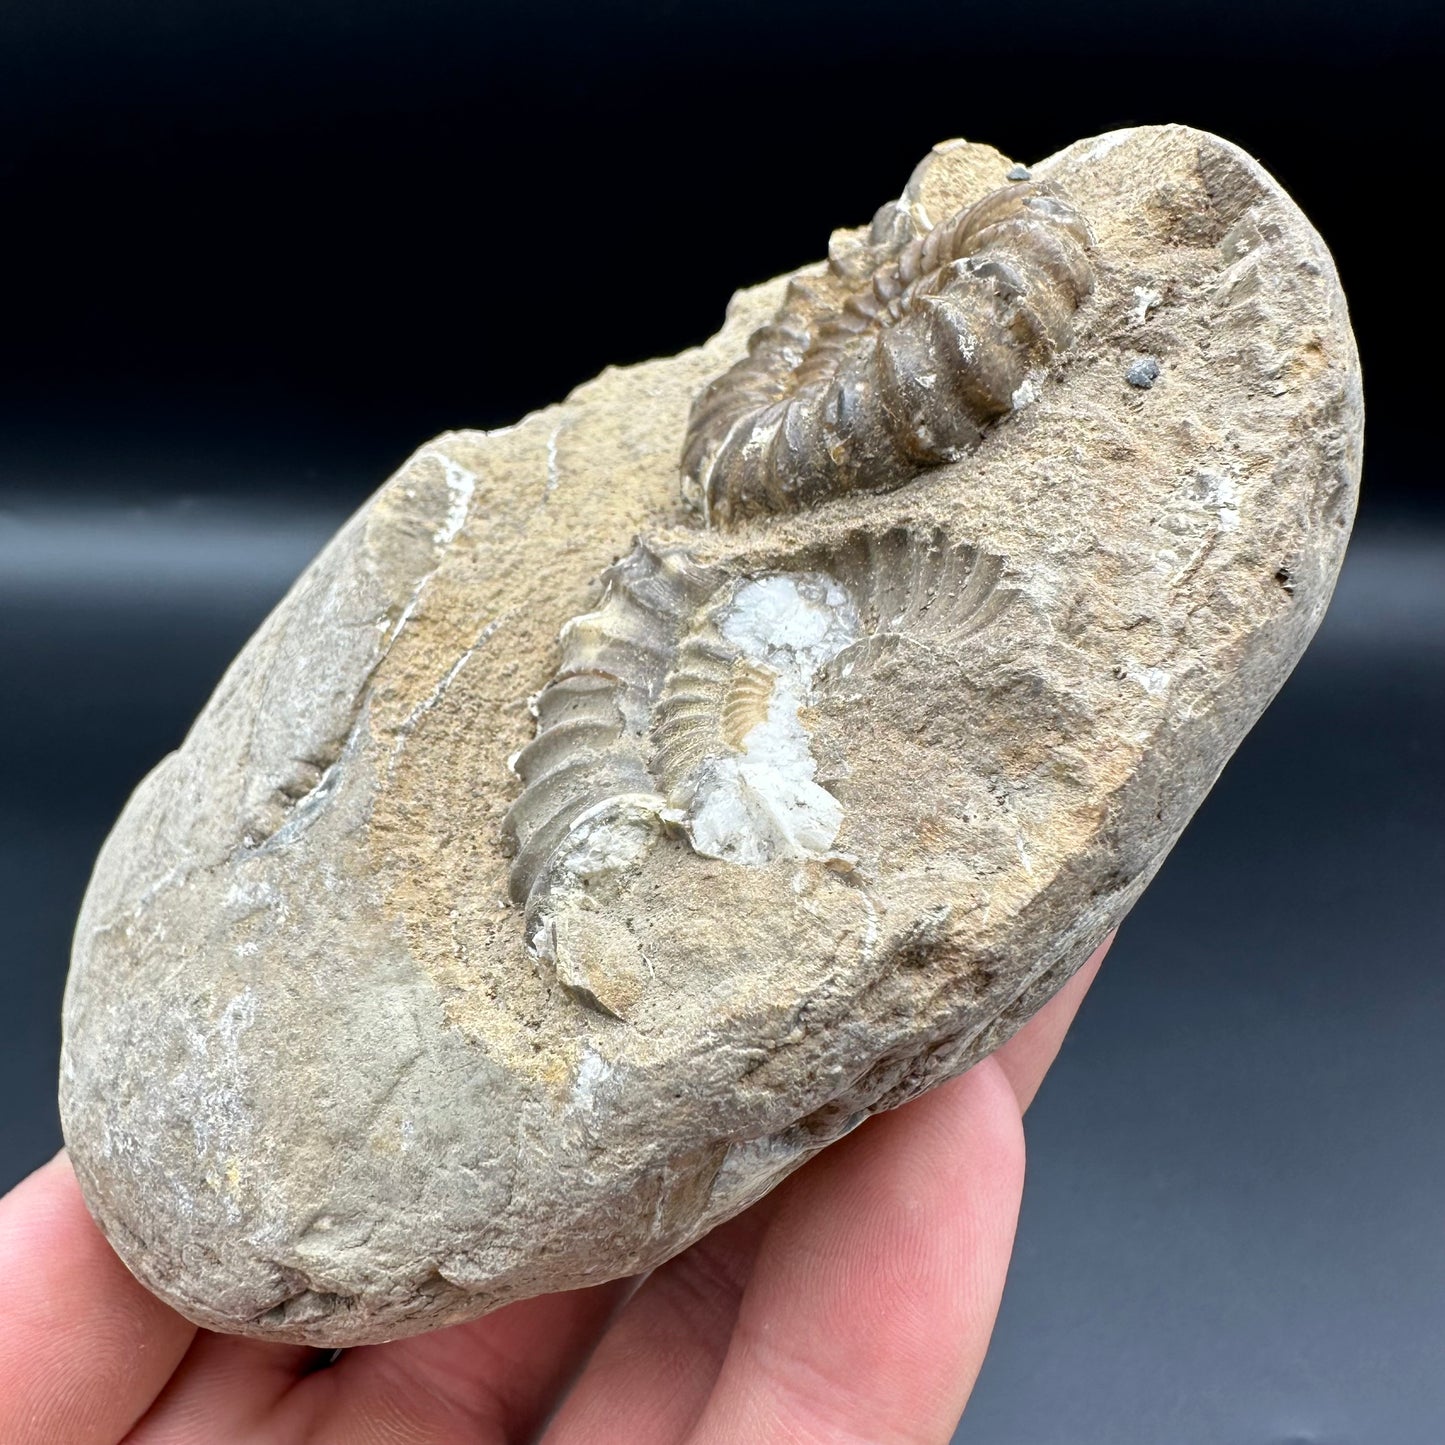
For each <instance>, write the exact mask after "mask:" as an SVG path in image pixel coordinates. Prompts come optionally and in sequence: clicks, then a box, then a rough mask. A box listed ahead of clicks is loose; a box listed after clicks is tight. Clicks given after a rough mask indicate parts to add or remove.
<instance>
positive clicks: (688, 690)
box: [505, 527, 1010, 958]
mask: <svg viewBox="0 0 1445 1445" xmlns="http://www.w3.org/2000/svg"><path fill="white" fill-rule="evenodd" d="M1001 570H1002V563H1001V560H1000V559H999V558H997V557H991V556H983V555H980V554H979V553H978V552H977V551H976V550H975V549H973V548H972V547H970V546H968V545H967V544H962V543H953V542H950V541H949V540H948V538H947V537H946V536H945V535H944V534H943V533H942V532H941V531H940V530H938V529H931V530H920V529H915V528H905V527H896V528H893V529H890V530H889V531H887V532H884V533H883V534H882V535H881V536H875V535H873V534H870V533H868V532H861V531H855V532H850V533H848V534H846V535H844V536H842V537H841V538H840V539H839V540H838V541H837V542H836V543H828V544H824V545H821V546H813V547H810V548H808V549H806V550H804V551H803V552H801V553H798V554H796V555H793V556H791V557H778V556H767V555H759V554H756V553H755V554H753V555H752V556H750V557H749V556H743V557H740V558H739V559H738V560H737V561H736V562H735V563H733V564H730V565H727V566H717V565H711V566H707V565H702V564H700V563H698V562H697V561H695V560H694V559H693V558H692V557H690V556H689V555H688V553H687V552H686V551H684V550H681V549H677V548H671V549H660V548H657V547H655V546H653V545H651V544H649V543H647V542H645V541H641V540H639V541H638V543H637V544H636V545H635V546H634V548H633V550H632V552H631V553H629V554H628V556H627V557H625V558H623V559H622V560H621V561H620V562H618V563H617V564H616V566H614V567H612V568H610V569H609V570H608V572H607V573H606V574H605V577H604V582H605V591H604V593H603V597H602V601H601V605H600V606H599V607H598V608H597V610H596V611H594V612H589V613H587V614H585V615H584V616H581V617H577V618H574V619H573V620H572V621H571V622H569V623H568V624H567V626H566V628H565V629H564V630H563V633H562V665H561V668H560V669H559V671H558V672H557V675H556V676H555V677H554V678H553V679H552V681H551V682H549V683H548V684H547V686H546V687H545V688H543V690H542V692H541V693H540V694H539V695H538V697H537V698H536V700H535V703H534V710H535V713H536V717H537V735H536V738H535V739H534V740H533V741H532V742H531V743H529V744H528V745H527V746H526V747H525V748H523V749H522V751H521V752H520V753H519V754H518V755H517V756H516V757H515V758H514V759H513V760H512V766H513V768H514V770H515V772H516V773H517V775H518V777H520V778H521V780H522V782H523V784H524V789H523V792H522V794H521V796H520V797H519V798H518V799H517V801H516V802H515V803H514V804H513V805H512V807H511V810H510V811H509V812H508V814H507V819H506V824H505V827H506V830H507V833H508V835H509V837H510V840H511V843H512V846H513V848H514V849H515V856H514V858H513V862H512V869H511V890H512V897H513V899H514V901H516V902H517V903H522V904H525V905H526V908H527V916H528V930H527V932H528V940H529V943H530V944H531V946H532V947H533V949H534V951H536V952H537V953H538V955H539V956H541V957H545V958H555V953H556V938H555V935H554V934H553V933H550V932H549V931H548V930H549V929H552V930H554V929H555V927H556V920H555V918H554V917H553V916H552V914H551V913H550V912H549V910H548V903H549V896H550V894H551V892H552V891H553V890H554V889H557V888H564V889H573V890H575V889H576V888H578V887H584V888H592V889H594V890H595V889H596V888H598V887H599V885H600V884H601V882H602V881H603V880H604V879H605V878H606V876H607V875H608V874H609V873H613V872H616V871H618V870H619V869H624V868H628V867H631V866H632V865H633V864H634V863H635V862H636V859H637V856H638V854H639V852H640V851H641V850H643V849H644V848H646V847H648V846H650V845H651V844H652V842H653V841H654V840H655V839H656V838H658V837H660V836H662V835H663V834H664V833H671V834H673V835H674V836H676V837H678V838H681V839H685V840H686V842H687V844H688V845H689V846H690V847H691V848H692V849H693V850H694V851H696V852H698V853H700V854H702V855H704V856H706V857H712V858H720V859H724V860H726V861H728V862H730V863H736V864H741V865H744V866H751V867H761V866H764V865H766V864H768V863H771V862H772V861H773V860H774V859H777V858H787V857H798V858H804V857H812V858H819V859H824V860H827V861H831V862H833V863H835V864H836V865H839V866H843V867H846V866H847V865H848V863H849V861H850V860H849V859H848V857H847V855H845V854H836V853H834V851H833V845H834V842H835V840H836V838H837V835H838V829H839V826H840V823H841V821H842V809H841V807H840V805H839V803H838V801H837V799H836V798H835V797H834V796H833V795H832V794H831V793H830V792H829V791H828V789H827V787H826V785H825V783H824V782H823V781H820V779H819V778H818V776H817V764H816V761H815V759H814V758H813V755H812V752H811V749H810V746H809V738H808V731H807V727H806V724H805V722H804V720H803V718H804V715H805V713H806V711H807V709H809V708H811V707H814V706H817V705H818V704H819V703H821V702H822V701H823V700H824V699H825V698H827V697H828V696H830V695H833V694H844V695H846V696H847V697H848V698H849V699H850V700H854V701H861V700H865V699H866V694H867V690H868V687H869V684H870V679H871V677H872V674H873V672H874V669H875V668H876V666H877V665H878V664H879V663H880V662H881V661H883V660H884V659H886V658H887V657H888V655H889V653H890V652H891V651H892V650H893V649H894V648H897V647H899V646H904V645H908V646H913V647H919V648H930V647H932V648H938V649H942V650H947V651H949V652H952V651H953V650H955V649H957V648H958V647H960V646H962V645H963V644H964V643H965V642H966V640H967V639H968V638H969V637H970V636H971V635H972V634H973V633H975V632H977V631H978V630H979V629H980V628H981V627H983V626H985V625H986V624H987V623H989V622H990V621H992V620H993V619H994V618H995V617H997V616H998V614H999V612H1000V611H1001V609H1002V608H1003V606H1004V605H1005V604H1006V602H1007V600H1008V597H1009V595H1010V594H1009V593H1008V592H1007V590H1004V589H1000V587H999V585H998V584H999V577H1000V574H1001Z"/></svg>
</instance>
